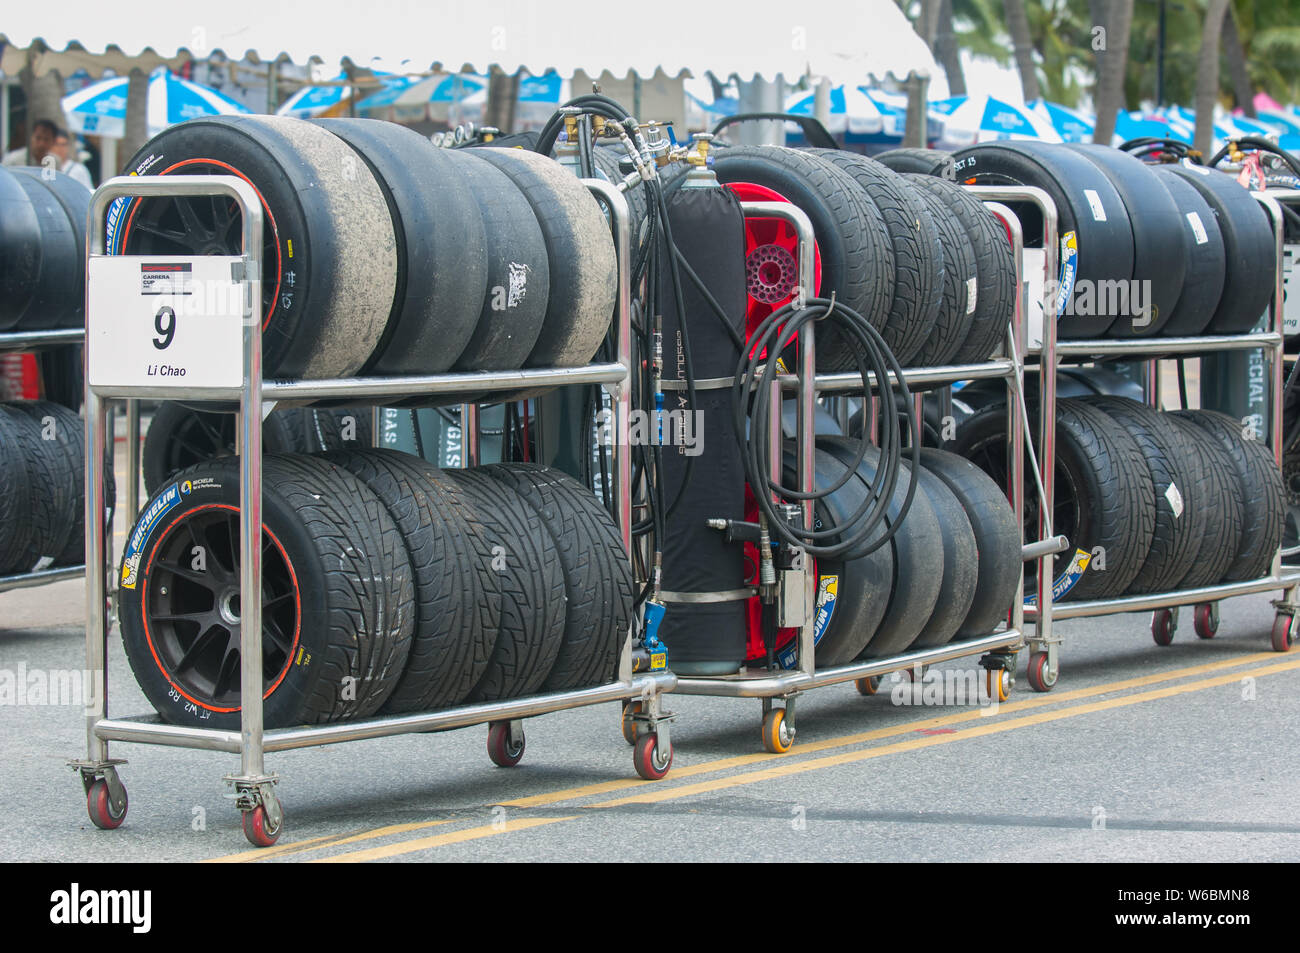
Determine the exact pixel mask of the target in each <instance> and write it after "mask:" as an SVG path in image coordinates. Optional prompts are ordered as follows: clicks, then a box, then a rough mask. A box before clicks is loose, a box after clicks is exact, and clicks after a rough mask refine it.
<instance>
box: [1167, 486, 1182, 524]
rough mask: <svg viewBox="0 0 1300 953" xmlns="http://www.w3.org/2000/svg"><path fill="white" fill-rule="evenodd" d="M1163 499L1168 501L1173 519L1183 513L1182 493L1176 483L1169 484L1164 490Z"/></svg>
mask: <svg viewBox="0 0 1300 953" xmlns="http://www.w3.org/2000/svg"><path fill="white" fill-rule="evenodd" d="M1165 499H1166V500H1168V501H1169V508H1170V509H1171V510H1173V511H1174V519H1178V518H1179V517H1180V516H1182V515H1183V506H1184V504H1183V494H1181V493H1180V492H1178V484H1176V483H1170V484H1169V488H1168V489H1167V490H1165Z"/></svg>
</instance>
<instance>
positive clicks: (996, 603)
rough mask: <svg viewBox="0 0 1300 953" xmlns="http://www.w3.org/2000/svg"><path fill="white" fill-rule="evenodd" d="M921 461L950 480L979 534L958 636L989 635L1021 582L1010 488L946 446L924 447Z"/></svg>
mask: <svg viewBox="0 0 1300 953" xmlns="http://www.w3.org/2000/svg"><path fill="white" fill-rule="evenodd" d="M921 465H922V466H924V467H925V468H926V469H927V470H928V471H929V472H931V473H933V474H934V475H935V476H937V477H938V478H939V479H940V480H942V481H943V482H944V483H946V484H947V485H948V489H949V490H951V491H952V493H953V494H954V495H955V496H956V497H957V499H958V501H959V502H960V503H961V505H962V508H963V509H964V510H965V511H966V518H967V519H968V520H969V521H970V525H971V530H972V531H973V532H974V535H975V549H976V570H977V572H976V577H977V578H976V582H975V592H974V594H973V595H972V596H971V604H970V609H969V610H968V611H967V613H966V617H965V618H964V619H963V620H962V622H961V625H960V626H958V628H957V632H956V637H957V638H976V637H978V636H982V635H988V634H989V633H990V632H992V631H993V630H994V629H996V628H997V626H998V625H999V623H1002V622H1005V621H1006V620H1007V613H1008V611H1009V610H1010V608H1011V605H1012V603H1013V602H1015V598H1016V587H1017V585H1018V584H1019V582H1020V571H1021V566H1022V560H1021V556H1020V529H1019V527H1018V526H1017V521H1016V514H1015V513H1013V512H1012V510H1011V505H1010V504H1009V503H1008V502H1007V497H1006V493H1005V492H1003V490H1002V489H1001V488H1000V487H999V486H998V484H996V483H994V482H993V480H991V479H990V478H989V476H988V474H986V473H985V472H984V471H982V470H980V469H979V468H978V467H976V466H975V465H974V464H973V463H971V462H970V461H969V460H964V459H962V458H961V457H959V456H958V455H957V454H955V453H949V452H947V451H946V450H934V449H929V448H927V449H923V450H922V451H921Z"/></svg>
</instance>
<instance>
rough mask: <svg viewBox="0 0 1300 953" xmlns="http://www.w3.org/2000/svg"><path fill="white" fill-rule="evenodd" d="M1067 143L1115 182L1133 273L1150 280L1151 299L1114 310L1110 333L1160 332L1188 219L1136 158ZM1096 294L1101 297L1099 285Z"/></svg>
mask: <svg viewBox="0 0 1300 953" xmlns="http://www.w3.org/2000/svg"><path fill="white" fill-rule="evenodd" d="M1069 148H1071V149H1074V150H1075V151H1076V152H1079V153H1081V154H1082V155H1083V156H1085V157H1086V158H1087V159H1088V161H1089V162H1092V163H1093V164H1094V165H1096V166H1097V167H1098V168H1099V169H1101V170H1102V172H1103V173H1105V175H1106V177H1107V178H1108V179H1110V182H1111V185H1113V186H1115V191H1117V192H1118V193H1119V195H1120V198H1121V199H1122V200H1123V202H1124V208H1125V209H1127V210H1128V218H1129V225H1130V226H1131V227H1132V229H1133V277H1134V279H1136V280H1137V281H1139V282H1144V283H1145V282H1150V285H1149V286H1146V287H1149V288H1150V292H1149V295H1146V297H1149V299H1150V300H1144V301H1143V302H1142V305H1143V307H1142V309H1141V313H1140V314H1139V313H1138V310H1139V309H1138V308H1136V307H1135V302H1134V301H1133V300H1132V299H1131V298H1130V300H1129V309H1128V311H1129V313H1127V314H1118V315H1116V320H1115V321H1114V323H1113V324H1111V326H1110V330H1109V335H1110V336H1111V337H1119V338H1134V337H1150V336H1151V335H1153V334H1159V333H1160V331H1161V329H1162V328H1164V326H1165V324H1166V323H1167V322H1168V320H1169V318H1170V316H1171V315H1173V313H1174V308H1175V307H1176V306H1177V304H1178V299H1179V296H1180V295H1181V294H1182V291H1183V277H1184V274H1185V270H1186V268H1187V247H1186V240H1185V238H1184V235H1185V233H1186V227H1187V222H1186V221H1185V220H1184V219H1183V217H1182V215H1181V214H1180V213H1179V211H1178V206H1177V204H1175V202H1174V199H1173V196H1172V195H1170V194H1169V190H1168V189H1167V188H1165V185H1164V182H1165V180H1164V179H1163V178H1162V177H1160V176H1157V175H1156V174H1155V173H1154V172H1153V171H1151V167H1150V166H1149V165H1147V164H1146V163H1145V162H1143V161H1142V160H1141V159H1137V158H1135V157H1133V156H1131V155H1129V154H1128V153H1126V152H1120V151H1119V150H1118V149H1112V148H1111V147H1110V146H1102V145H1096V144H1075V145H1071V146H1069ZM1140 287H1141V286H1140ZM1097 297H1098V298H1100V297H1101V292H1100V289H1099V290H1098V292H1097Z"/></svg>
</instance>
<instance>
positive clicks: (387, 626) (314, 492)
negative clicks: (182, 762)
mask: <svg viewBox="0 0 1300 953" xmlns="http://www.w3.org/2000/svg"><path fill="white" fill-rule="evenodd" d="M263 467H264V469H263V473H264V476H265V482H264V483H263V487H262V515H263V533H264V537H263V538H264V540H265V541H266V542H265V545H264V559H263V565H262V580H263V600H264V607H263V626H264V629H265V631H266V633H267V635H268V637H267V638H265V639H264V642H263V654H264V658H263V665H264V666H266V668H267V670H268V671H269V672H270V675H269V676H268V677H267V678H266V682H267V683H268V685H269V688H268V691H267V694H266V695H265V697H264V701H263V711H264V717H265V723H266V726H267V727H268V728H280V727H285V726H288V725H298V724H319V723H323V722H334V721H341V720H344V719H348V718H360V717H366V716H369V715H373V714H374V713H375V712H376V711H378V710H379V708H380V706H381V705H383V703H384V701H385V700H386V699H387V698H388V696H389V694H391V692H392V690H393V688H394V686H395V685H396V683H397V679H398V678H399V676H400V675H401V673H402V667H403V665H404V664H405V662H406V656H407V653H408V651H409V650H410V646H411V631H412V625H413V621H414V615H415V614H414V607H413V598H414V590H413V587H412V583H411V569H410V566H409V564H408V563H407V558H406V550H405V548H404V546H403V545H402V540H401V534H400V531H399V530H398V528H397V526H396V524H394V523H393V521H392V519H391V518H390V517H389V515H388V512H387V510H385V509H384V506H383V504H382V503H380V502H379V500H378V498H377V497H376V496H375V495H374V494H373V493H372V492H370V490H369V489H368V488H367V487H366V485H365V484H364V483H362V482H361V481H360V480H358V479H357V478H356V477H354V476H352V475H351V474H350V473H348V472H347V471H346V470H343V469H342V468H340V467H337V466H335V465H333V464H331V463H329V462H327V461H325V460H321V459H318V458H313V457H304V456H297V455H276V454H270V455H267V456H266V457H265V459H264V461H263ZM187 489H188V492H186V491H187ZM238 507H239V461H238V460H237V459H235V458H226V459H222V460H216V461H212V462H210V463H202V464H199V465H198V466H195V467H191V468H189V469H188V470H183V471H181V472H180V473H178V474H176V477H175V479H174V480H173V481H171V482H169V483H167V484H165V485H164V487H163V489H161V490H160V491H159V492H158V493H155V494H154V496H153V498H152V499H151V500H150V502H149V504H148V505H147V506H146V507H145V509H144V511H143V513H142V514H141V517H140V519H139V520H138V521H137V522H136V525H135V527H134V528H133V529H132V531H131V534H130V536H129V537H128V538H127V545H126V551H125V553H124V554H123V561H122V566H121V569H120V571H119V572H120V575H119V577H118V578H119V580H120V583H119V588H118V620H119V623H120V628H121V631H122V641H123V646H124V647H125V649H126V655H127V661H128V662H129V663H130V665H131V669H132V671H133V672H134V673H135V677H136V681H137V682H139V684H140V688H141V689H142V690H143V691H144V694H145V697H146V698H148V699H149V701H150V703H151V704H153V706H154V708H155V709H156V710H157V711H158V713H159V714H160V715H161V716H162V717H163V719H164V720H166V721H169V722H173V723H175V724H184V725H202V726H204V727H209V728H224V729H231V730H238V728H239V718H240V704H239V666H238V664H234V660H233V659H232V658H231V656H230V655H229V654H228V653H227V652H226V651H225V649H224V646H225V645H227V644H229V643H225V642H222V641H220V636H221V633H222V631H223V629H224V631H225V632H227V633H228V632H229V631H230V630H231V628H232V627H233V629H234V630H235V631H236V632H237V630H238V626H236V625H233V624H232V623H231V622H229V620H228V619H226V618H224V617H222V616H221V615H220V609H221V607H222V606H223V605H227V604H228V594H229V593H232V592H237V591H238V589H237V583H236V582H235V581H234V580H235V579H236V578H237V574H232V573H233V569H232V567H233V566H234V564H235V563H236V562H237V560H236V559H235V554H236V553H237V552H238V544H237V542H235V543H234V544H233V545H232V537H233V539H234V540H237V539H238V529H237V526H238V520H239V510H238ZM191 534H193V535H191ZM199 540H202V541H203V542H199ZM204 543H206V546H205V547H204V554H205V563H204V569H203V570H202V571H200V572H196V571H195V565H194V562H193V561H192V558H191V557H192V554H193V550H194V547H195V546H201V545H203V544H204ZM177 559H183V560H190V561H189V562H188V563H187V564H182V563H179V562H173V561H172V560H177ZM173 567H175V568H173ZM176 569H179V570H180V571H179V572H177V571H176ZM213 587H216V588H213ZM164 590H166V591H164ZM190 606H196V607H200V608H196V609H194V610H192V611H191V612H189V613H188V614H190V615H199V616H201V618H202V620H203V621H195V620H192V619H188V620H187V619H183V618H178V617H179V616H183V615H186V614H187V613H185V612H182V611H180V610H185V609H188V608H189V607H190ZM202 606H207V608H206V609H203V608H201V607H202ZM146 609H148V610H149V611H148V614H149V615H152V616H153V618H152V620H151V621H152V622H153V627H152V628H151V627H150V626H149V623H148V621H147V620H146ZM154 610H159V611H154ZM208 620H211V621H208ZM204 625H206V626H207V628H206V629H202V628H201V629H200V632H203V631H206V632H210V633H214V634H215V635H217V636H218V638H217V639H212V640H209V643H207V644H206V645H205V646H204V647H203V648H199V649H198V650H197V651H196V650H195V649H196V645H197V644H198V642H197V636H198V635H199V634H200V633H198V632H195V633H194V634H191V633H192V632H193V629H191V626H199V627H202V626H204ZM180 626H184V629H183V630H182V629H181V628H180ZM290 630H292V633H293V634H292V636H290V635H289V634H288V633H289V632H290ZM236 637H237V636H236ZM214 648H215V649H216V651H213V649H214ZM214 656H215V658H214ZM181 662H184V663H185V664H184V666H182V665H181V664H180V663H181Z"/></svg>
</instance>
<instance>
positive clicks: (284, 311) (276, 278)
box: [106, 116, 397, 378]
mask: <svg viewBox="0 0 1300 953" xmlns="http://www.w3.org/2000/svg"><path fill="white" fill-rule="evenodd" d="M127 168H128V169H130V170H131V171H132V172H133V173H134V174H136V175H145V174H148V175H229V174H231V173H235V174H238V175H241V176H243V177H244V178H245V179H246V180H247V181H249V182H250V183H251V184H252V185H253V186H254V188H256V189H257V191H258V193H259V194H260V196H261V198H262V211H263V214H264V216H265V223H264V227H263V238H262V269H263V273H262V355H263V370H264V373H265V375H266V376H267V377H285V378H322V377H347V376H349V375H352V374H355V373H356V372H357V371H359V370H360V369H361V367H362V366H363V365H364V364H365V363H366V361H367V360H368V359H369V358H370V355H371V353H373V351H374V350H375V347H376V346H377V345H378V343H379V340H380V338H381V337H382V335H383V333H384V329H385V327H386V326H387V324H388V316H389V313H390V312H391V311H392V307H393V297H394V289H395V287H396V281H397V253H396V246H395V241H394V232H393V222H392V216H391V215H390V214H389V212H388V205H387V203H386V202H385V201H384V195H383V192H382V191H380V188H379V184H378V183H377V182H376V181H375V177H374V176H373V175H372V174H371V172H370V169H369V168H368V167H367V166H366V164H365V163H364V162H362V161H360V160H359V159H358V158H357V156H356V154H355V153H354V152H353V151H352V149H351V148H349V147H348V146H347V144H345V143H344V142H343V141H342V140H341V139H338V138H337V137H335V136H334V135H332V134H331V133H329V132H326V131H325V130H324V129H322V128H320V127H319V126H315V125H313V124H312V123H310V122H305V121H302V120H297V119H289V118H285V117H283V116H212V117H207V118H203V119H192V120H190V121H188V122H184V123H180V124H178V125H175V126H172V127H171V128H169V129H166V130H164V131H163V132H161V133H159V134H158V135H157V136H155V137H154V138H153V139H151V140H150V141H149V142H148V143H146V144H145V146H144V147H143V148H142V149H141V150H140V151H139V152H138V153H137V154H136V155H135V157H134V158H133V159H132V160H131V161H130V162H129V163H128V164H127ZM106 240H107V247H108V251H109V254H115V255H120V254H128V255H186V254H221V255H234V254H238V253H239V246H240V241H241V238H240V216H239V214H238V210H237V206H236V205H235V204H234V203H233V202H231V201H227V200H217V199H211V198H207V197H202V198H165V199H121V200H119V201H118V202H116V203H114V204H113V205H112V206H110V208H109V212H108V228H107V232H106Z"/></svg>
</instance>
